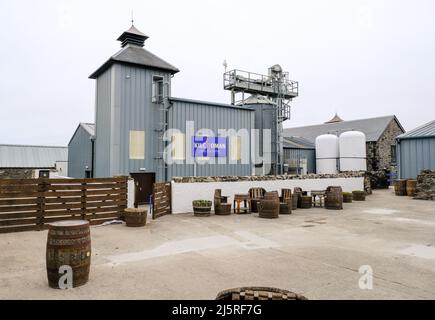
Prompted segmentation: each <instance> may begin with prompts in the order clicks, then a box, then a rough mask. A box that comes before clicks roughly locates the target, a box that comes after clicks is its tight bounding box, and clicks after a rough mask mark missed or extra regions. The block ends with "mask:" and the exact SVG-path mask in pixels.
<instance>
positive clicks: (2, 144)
mask: <svg viewBox="0 0 435 320" xmlns="http://www.w3.org/2000/svg"><path fill="white" fill-rule="evenodd" d="M0 146H1V147H28V148H32V147H39V148H65V149H68V146H48V145H38V144H9V143H0Z"/></svg>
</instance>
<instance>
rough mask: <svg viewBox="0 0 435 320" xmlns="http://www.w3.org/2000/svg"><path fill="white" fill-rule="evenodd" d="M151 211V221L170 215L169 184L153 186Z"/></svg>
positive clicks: (162, 183)
mask: <svg viewBox="0 0 435 320" xmlns="http://www.w3.org/2000/svg"><path fill="white" fill-rule="evenodd" d="M152 211H153V219H156V218H159V217H161V216H164V215H167V214H171V213H172V207H171V183H170V182H159V183H154V184H153V197H152Z"/></svg>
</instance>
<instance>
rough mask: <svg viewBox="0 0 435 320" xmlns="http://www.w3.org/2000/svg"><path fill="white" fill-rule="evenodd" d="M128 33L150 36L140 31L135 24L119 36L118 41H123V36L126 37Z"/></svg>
mask: <svg viewBox="0 0 435 320" xmlns="http://www.w3.org/2000/svg"><path fill="white" fill-rule="evenodd" d="M126 34H134V35H136V36H140V37H144V38H148V36H147V35H146V34H145V33H143V32H141V31H139V30H138V29H137V28H136V27H135V26H134V25H131V27H130V29H128V30H127V31H124V32H123V33H122V34H121V35H120V36H119V38H118V39H117V40H118V41H122V39H123V37H124V36H125V35H126Z"/></svg>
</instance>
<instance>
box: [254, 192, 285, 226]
mask: <svg viewBox="0 0 435 320" xmlns="http://www.w3.org/2000/svg"><path fill="white" fill-rule="evenodd" d="M258 209H259V210H258V216H259V217H260V218H267V219H273V218H278V217H279V209H280V201H279V195H278V191H271V192H266V193H265V194H264V197H263V198H262V199H260V207H259V208H258Z"/></svg>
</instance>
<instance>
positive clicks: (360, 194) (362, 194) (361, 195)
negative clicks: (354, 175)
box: [352, 190, 366, 201]
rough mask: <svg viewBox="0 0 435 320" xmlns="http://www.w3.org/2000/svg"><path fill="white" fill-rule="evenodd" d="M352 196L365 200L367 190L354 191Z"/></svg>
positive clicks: (357, 199) (355, 199)
mask: <svg viewBox="0 0 435 320" xmlns="http://www.w3.org/2000/svg"><path fill="white" fill-rule="evenodd" d="M352 196H353V200H354V201H365V199H366V192H365V191H361V190H355V191H352Z"/></svg>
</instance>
